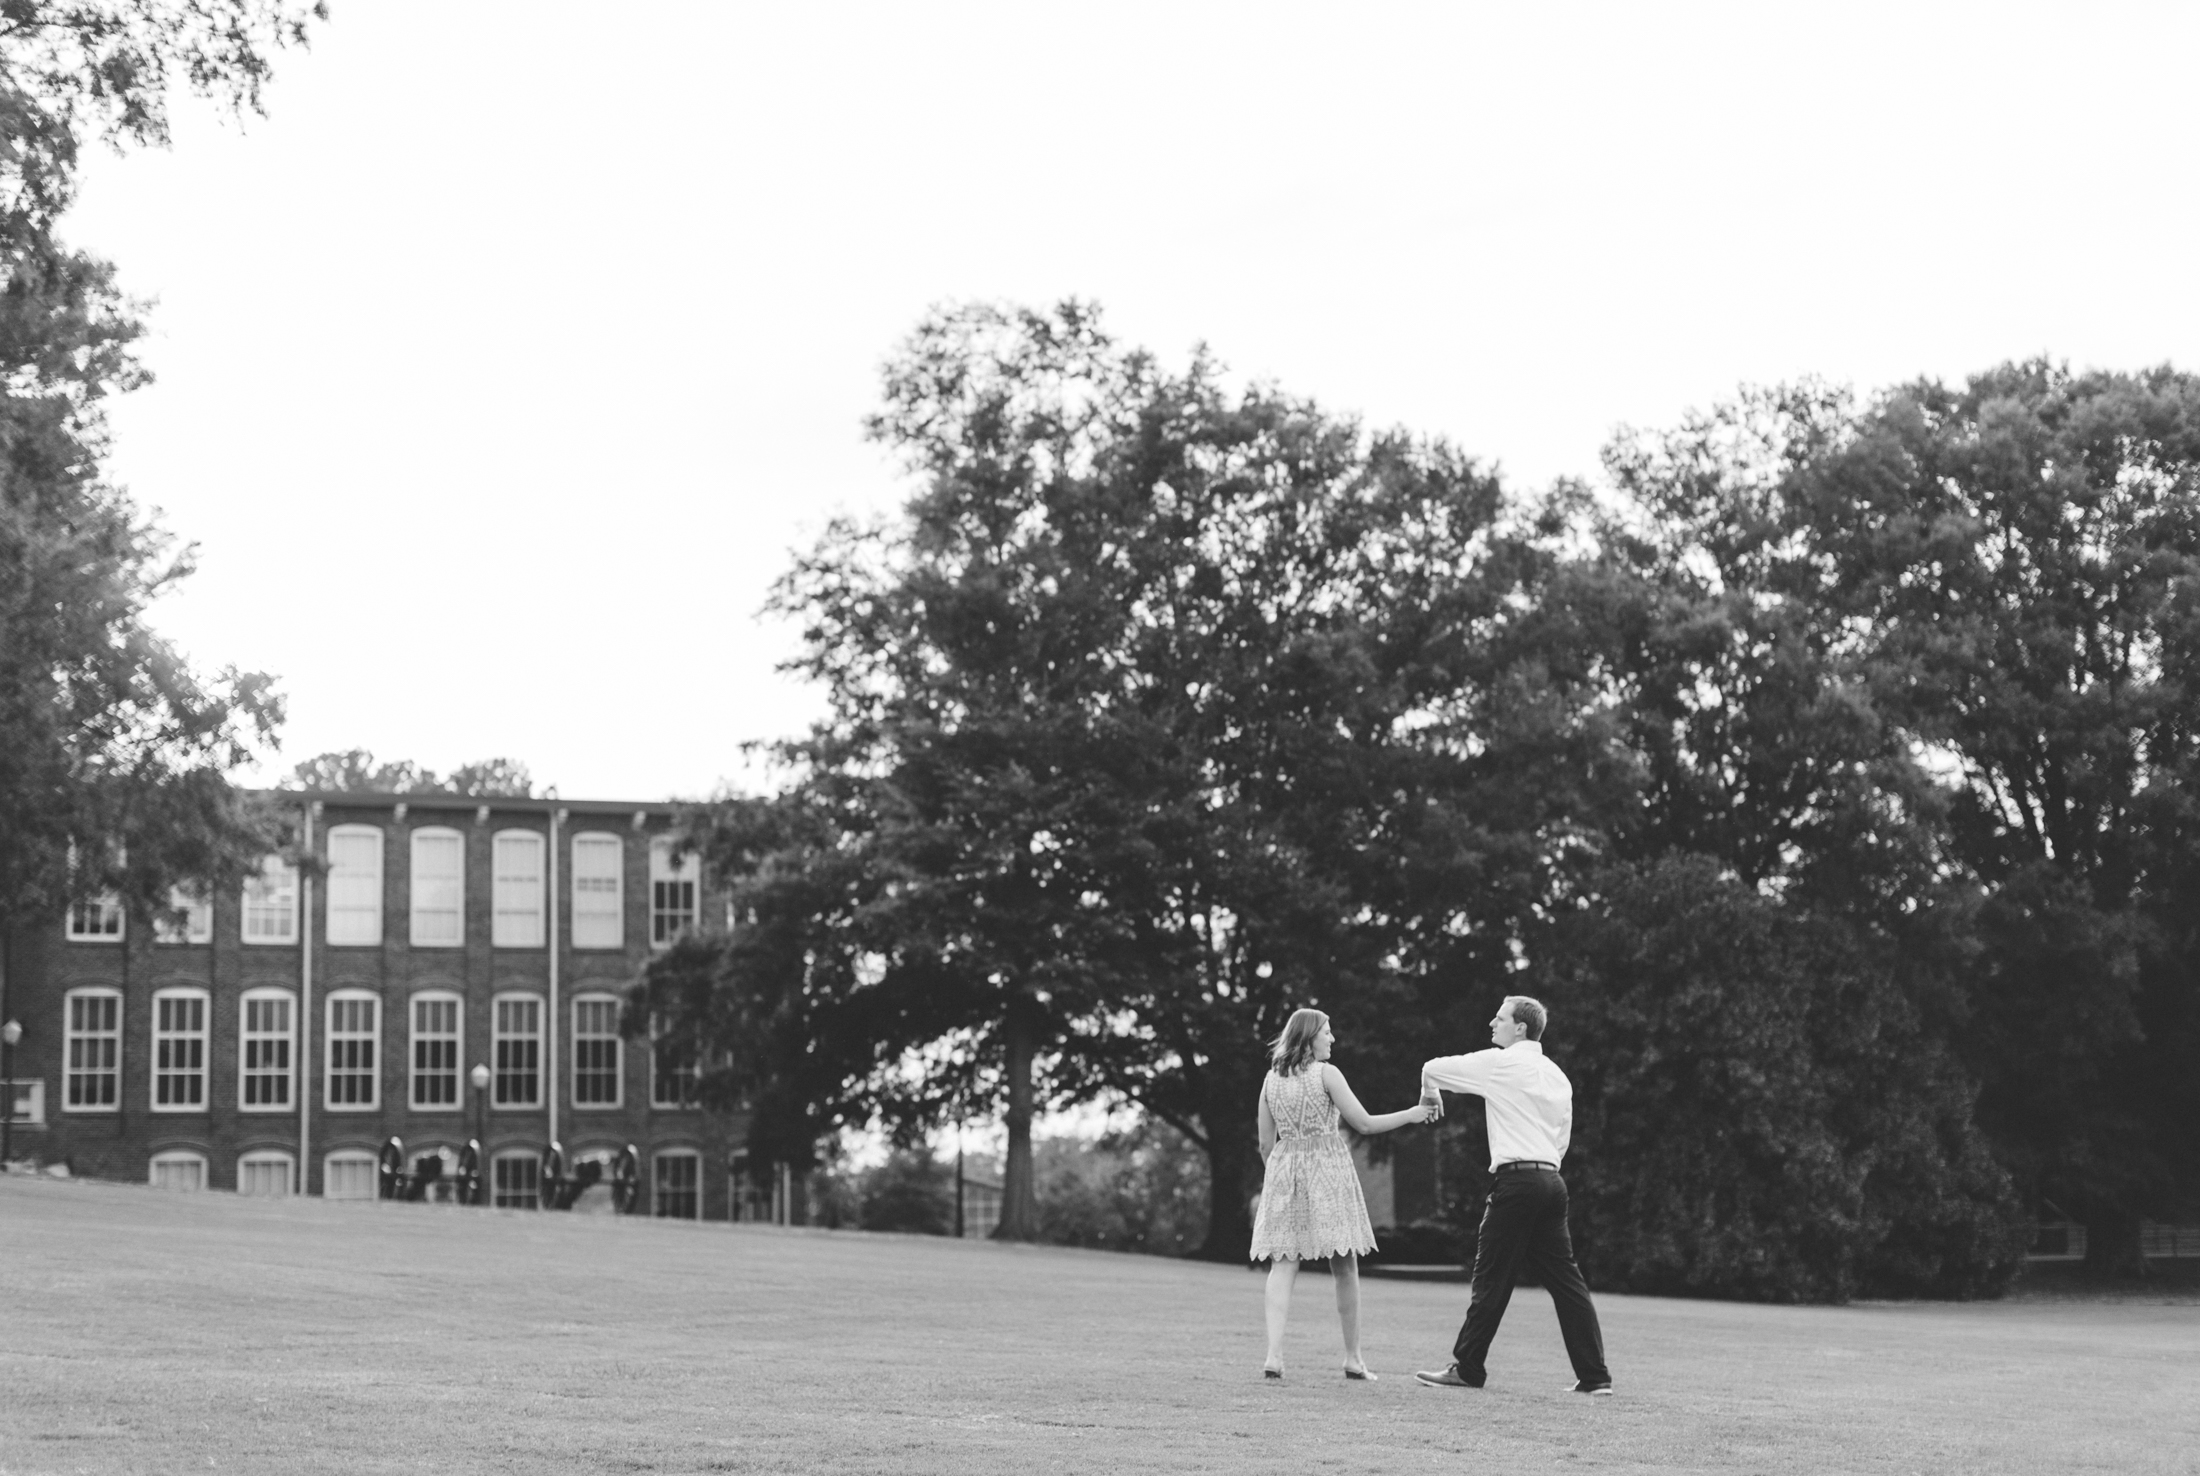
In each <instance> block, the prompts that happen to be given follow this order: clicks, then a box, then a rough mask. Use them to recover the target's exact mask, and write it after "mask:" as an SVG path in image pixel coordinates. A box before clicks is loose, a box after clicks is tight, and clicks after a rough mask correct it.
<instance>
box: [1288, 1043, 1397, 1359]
mask: <svg viewBox="0 0 2200 1476" xmlns="http://www.w3.org/2000/svg"><path fill="white" fill-rule="evenodd" d="M1336 1041H1337V1037H1336V1036H1335V1034H1334V1033H1332V1032H1331V1030H1330V1028H1329V1017H1328V1016H1327V1015H1325V1014H1323V1013H1322V1012H1321V1011H1320V1010H1295V1011H1293V1012H1292V1015H1291V1018H1290V1020H1289V1021H1288V1022H1287V1023H1286V1024H1285V1025H1284V1027H1283V1034H1281V1035H1279V1036H1277V1037H1276V1046H1275V1055H1274V1057H1273V1064H1274V1069H1273V1070H1272V1071H1270V1072H1269V1074H1268V1075H1266V1076H1264V1077H1262V1078H1261V1084H1260V1155H1261V1157H1262V1158H1263V1159H1265V1160H1267V1163H1268V1174H1267V1178H1266V1181H1265V1182H1264V1183H1263V1184H1262V1186H1261V1194H1260V1213H1259V1214H1258V1215H1256V1216H1255V1217H1254V1219H1253V1259H1254V1260H1256V1261H1269V1262H1271V1264H1270V1266H1269V1267H1268V1361H1267V1363H1266V1364H1264V1365H1263V1366H1262V1369H1261V1372H1262V1373H1264V1374H1265V1375H1266V1376H1267V1377H1269V1378H1271V1379H1280V1378H1282V1377H1283V1324H1284V1320H1285V1319H1286V1318H1287V1317H1288V1316H1289V1315H1290V1312H1291V1286H1292V1283H1293V1282H1295V1281H1296V1280H1297V1279H1298V1274H1299V1262H1301V1261H1305V1260H1320V1259H1322V1258H1323V1257H1327V1258H1328V1260H1329V1272H1330V1276H1331V1278H1332V1279H1333V1280H1334V1281H1335V1282H1336V1283H1337V1320H1338V1322H1340V1323H1341V1324H1343V1327H1344V1376H1345V1377H1346V1378H1348V1379H1373V1378H1374V1377H1375V1375H1373V1374H1371V1373H1369V1372H1368V1371H1367V1360H1366V1359H1364V1358H1362V1357H1361V1356H1360V1256H1361V1254H1362V1253H1363V1252H1365V1251H1371V1250H1373V1249H1375V1228H1374V1227H1373V1226H1372V1225H1370V1224H1368V1222H1367V1200H1366V1198H1365V1197H1363V1196H1362V1195H1361V1193H1360V1176H1359V1175H1358V1174H1357V1173H1356V1172H1354V1171H1353V1168H1352V1149H1351V1147H1350V1146H1349V1145H1348V1144H1347V1143H1346V1142H1345V1136H1344V1134H1343V1133H1342V1132H1341V1131H1339V1129H1338V1126H1337V1121H1338V1119H1339V1118H1342V1119H1343V1120H1344V1121H1345V1122H1346V1123H1347V1124H1349V1125H1350V1126H1351V1128H1352V1130H1353V1131H1354V1132H1357V1133H1387V1132H1389V1131H1390V1130H1391V1129H1392V1128H1398V1127H1404V1126H1405V1125H1406V1124H1407V1123H1409V1122H1427V1121H1430V1120H1431V1118H1432V1113H1431V1110H1430V1109H1429V1108H1427V1107H1411V1108H1408V1109H1407V1110H1406V1111H1404V1112H1386V1113H1384V1114H1383V1115H1382V1116H1380V1117H1371V1116H1369V1115H1368V1113H1367V1111H1366V1109H1364V1108H1362V1107H1361V1106H1360V1099H1359V1098H1358V1097H1355V1096H1353V1095H1352V1088H1351V1087H1350V1086H1347V1085H1346V1084H1345V1079H1344V1073H1343V1072H1342V1071H1339V1070H1338V1069H1337V1068H1336V1067H1334V1066H1332V1065H1330V1064H1329V1052H1330V1050H1331V1048H1332V1047H1334V1046H1335V1045H1336Z"/></svg>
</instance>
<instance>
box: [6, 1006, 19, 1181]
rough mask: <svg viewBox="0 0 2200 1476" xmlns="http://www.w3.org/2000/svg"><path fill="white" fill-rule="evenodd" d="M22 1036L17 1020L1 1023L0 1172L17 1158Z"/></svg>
mask: <svg viewBox="0 0 2200 1476" xmlns="http://www.w3.org/2000/svg"><path fill="white" fill-rule="evenodd" d="M22 1038H23V1027H22V1026H21V1025H19V1024H17V1023H16V1022H15V1021H13V1020H10V1021H8V1023H7V1024H5V1025H0V1174H4V1173H6V1172H7V1171H8V1164H9V1163H11V1162H12V1161H13V1160H14V1158H15V1043H16V1042H17V1041H19V1040H21V1039H22Z"/></svg>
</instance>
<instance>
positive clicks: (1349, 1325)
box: [1329, 1252, 1367, 1373]
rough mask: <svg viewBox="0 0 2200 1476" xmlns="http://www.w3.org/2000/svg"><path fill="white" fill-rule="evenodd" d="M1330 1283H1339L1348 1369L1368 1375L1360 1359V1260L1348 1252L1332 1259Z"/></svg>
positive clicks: (1338, 1320) (1339, 1322)
mask: <svg viewBox="0 0 2200 1476" xmlns="http://www.w3.org/2000/svg"><path fill="white" fill-rule="evenodd" d="M1329 1279H1330V1280H1332V1281H1334V1282H1336V1283H1337V1322H1338V1324H1339V1326H1341V1327H1342V1328H1343V1329H1344V1366H1345V1367H1346V1368H1349V1369H1354V1370H1357V1371H1358V1372H1361V1373H1365V1372H1367V1360H1366V1359H1364V1358H1362V1357H1361V1356H1360V1258H1359V1257H1358V1256H1356V1255H1353V1254H1351V1253H1349V1252H1347V1253H1346V1254H1344V1255H1341V1256H1331V1257H1330V1258H1329Z"/></svg>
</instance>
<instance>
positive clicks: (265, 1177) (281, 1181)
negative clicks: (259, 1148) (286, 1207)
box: [237, 1153, 291, 1199]
mask: <svg viewBox="0 0 2200 1476" xmlns="http://www.w3.org/2000/svg"><path fill="white" fill-rule="evenodd" d="M290 1182H291V1163H290V1159H289V1158H288V1157H287V1156H285V1155H282V1154H276V1153H252V1154H247V1155H246V1156H245V1157H243V1158H241V1159H239V1160H237V1192H238V1193H239V1194H249V1195H253V1196H255V1197H256V1198H260V1199H285V1198H288V1197H289V1195H290Z"/></svg>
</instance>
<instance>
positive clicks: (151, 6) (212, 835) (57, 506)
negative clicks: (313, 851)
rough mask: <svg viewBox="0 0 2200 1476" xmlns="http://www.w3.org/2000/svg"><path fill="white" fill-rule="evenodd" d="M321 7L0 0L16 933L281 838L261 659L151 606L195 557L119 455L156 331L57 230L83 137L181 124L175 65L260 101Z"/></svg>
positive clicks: (154, 900) (10, 877) (242, 102)
mask: <svg viewBox="0 0 2200 1476" xmlns="http://www.w3.org/2000/svg"><path fill="white" fill-rule="evenodd" d="M316 13H317V12H316ZM304 18H305V13H304V12H301V11H299V10H297V8H295V7H288V6H282V5H276V4H267V3H261V0H233V3H219V0H214V3H183V0H111V3H79V4H43V3H33V0H0V367H4V369H5V388H4V390H0V833H5V834H6V835H7V837H8V844H7V845H6V846H5V847H0V929H5V928H7V927H12V926H13V924H14V923H15V922H16V921H17V920H19V919H22V918H25V917H29V916H34V915H38V914H42V913H50V912H52V911H54V910H57V909H58V908H59V907H61V906H62V905H63V904H64V903H65V902H66V901H67V900H68V899H69V898H71V897H72V896H81V895H84V894H86V893H87V892H92V891H108V892H114V893H117V894H119V895H120V896H121V898H122V900H123V901H124V903H125V904H126V905H127V906H129V907H130V908H131V909H132V910H134V911H139V912H144V911H150V910H155V909H161V908H165V907H166V906H167V905H168V901H169V895H168V894H169V890H170V888H171V886H173V885H174V884H176V883H178V882H185V881H189V882H196V883H200V884H217V883H218V884H230V883H233V882H234V881H235V880H237V879H238V878H239V877H240V876H241V875H242V873H243V871H244V870H245V869H246V868H247V867H249V866H250V865H252V864H253V863H254V862H256V860H257V857H258V855H259V853H260V852H262V851H263V850H264V849H265V848H266V847H267V846H268V845H270V844H271V843H272V842H273V840H274V838H275V836H274V831H273V829H272V827H271V822H270V821H269V819H268V818H267V817H266V816H264V815H262V814H259V813H257V812H256V811H255V810H254V809H253V807H252V806H250V805H249V804H247V803H246V802H245V801H244V800H243V799H242V798H241V797H240V796H238V795H237V794H236V793H235V792H234V791H233V790H232V789H231V788H230V786H229V785H228V783H227V780H226V777H225V776H226V775H227V773H228V772H230V771H231V770H233V769H234V768H235V767H237V766H238V765H239V764H240V763H242V762H244V761H245V760H246V758H247V757H248V756H249V754H250V753H251V752H252V751H253V750H254V749H255V748H257V747H258V746H259V745H261V744H264V743H267V742H269V741H271V740H272V738H273V735H274V732H275V728H276V725H277V724H278V723H279V721H280V719H281V716H282V705H281V702H280V701H279V699H278V698H277V697H276V695H275V693H274V689H273V685H272V683H271V682H270V680H269V679H268V678H267V677H266V676H264V675H261V674H258V673H251V672H240V671H237V670H235V669H233V668H225V669H223V670H222V671H221V672H220V673H219V674H217V675H213V676H208V675H205V674H202V673H200V672H197V671H194V670H193V669H192V667H191V666H190V664H189V663H188V662H187V661H186V660H185V659H184V657H183V656H182V655H181V653H179V652H178V651H177V650H176V649H175V648H174V647H173V646H172V645H171V644H170V643H169V642H167V641H166V640H164V639H162V638H161V637H160V636H159V635H158V634H157V633H156V632H155V630H154V629H153V627H152V625H151V623H150V618H149V617H150V608H151V606H152V604H153V602H154V601H155V600H156V599H157V598H158V596H159V595H160V594H161V593H162V592H163V591H164V590H166V589H168V588H170V587H172V586H173V585H174V584H175V583H176V582H177V581H178V580H180V579H182V578H184V577H186V576H187V575H188V574H189V573H190V570H191V553H190V550H189V549H188V548H187V547H179V546H178V545H177V544H176V543H175V542H174V541H173V540H171V539H170V538H169V537H168V536H166V535H165V534H163V533H162V532H161V531H160V530H159V528H158V527H157V526H155V525H154V524H153V522H152V521H151V520H150V519H148V518H147V517H146V516H145V515H144V514H143V513H142V512H141V511H140V510H139V509H138V508H137V506H136V505H135V504H134V503H133V502H132V500H131V499H130V497H129V496H128V494H127V493H126V492H124V491H123V490H122V489H121V488H119V487H116V486H114V485H113V484H112V483H110V482H109V481H108V480H107V479H106V478H105V475H104V473H103V470H102V466H103V462H104V460H105V457H106V453H107V449H108V441H107V421H106V406H107V402H108V400H109V399H110V397H112V396H114V395H117V394H122V393H126V392H128V391H130V390H132V389H134V388H137V387H138V386H139V385H141V384H143V383H144V382H145V379H146V375H145V371H144V370H143V368H142V367H141V366H140V365H139V363H138V362H137V359H136V357H135V353H134V348H133V345H134V344H135V342H136V340H137V339H138V338H139V336H140V335H141V334H142V332H143V328H142V325H141V323H140V321H139V318H138V308H137V305H136V304H134V303H132V302H131V301H130V300H129V299H128V298H127V297H126V296H125V295H124V294H123V293H122V291H121V290H120V288H119V287H118V285H117V283H116V280H115V273H114V269H113V268H112V267H111V266H109V265H108V264H107V263H105V262H102V261H99V260H97V259H95V258H93V257H90V256H87V255H85V254H84V253H82V252H79V251H76V250H73V249H71V248H70V247H68V246H67V245H66V244H64V243H63V242H62V241H61V240H59V239H58V238H57V237H56V235H55V234H54V228H55V221H56V218H57V217H58V215H59V214H60V213H61V211H62V210H63V209H65V208H66V206H67V205H68V203H69V201H70V199H71V198H72V196H73V190H74V170H75V165H76V159H77V151H78V146H79V141H80V137H81V136H82V135H84V134H85V133H87V132H90V133H93V134H96V135H97V136H98V137H101V138H104V139H107V140H109V141H111V142H114V143H115V144H116V145H118V146H120V145H121V144H123V143H128V142H136V143H159V142H162V141H164V140H165V138H166V136H167V111H166V109H167V93H168V88H169V85H170V83H171V81H172V80H175V79H180V80H182V81H183V82H185V83H186V84H187V85H189V86H190V87H191V88H193V89H194V90H196V91H198V92H200V93H202V94H206V95H209V96H213V97H217V98H220V99H222V100H224V101H225V102H227V103H228V104H230V105H232V106H235V107H246V108H256V107H257V106H258V103H259V98H260V88H261V86H262V84H263V83H264V81H265V79H266V77H267V75H268V63H267V56H268V52H269V50H270V49H271V48H273V47H276V46H280V45H283V44H289V43H292V42H295V41H297V40H299V39H301V38H302V36H303V25H304Z"/></svg>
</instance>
